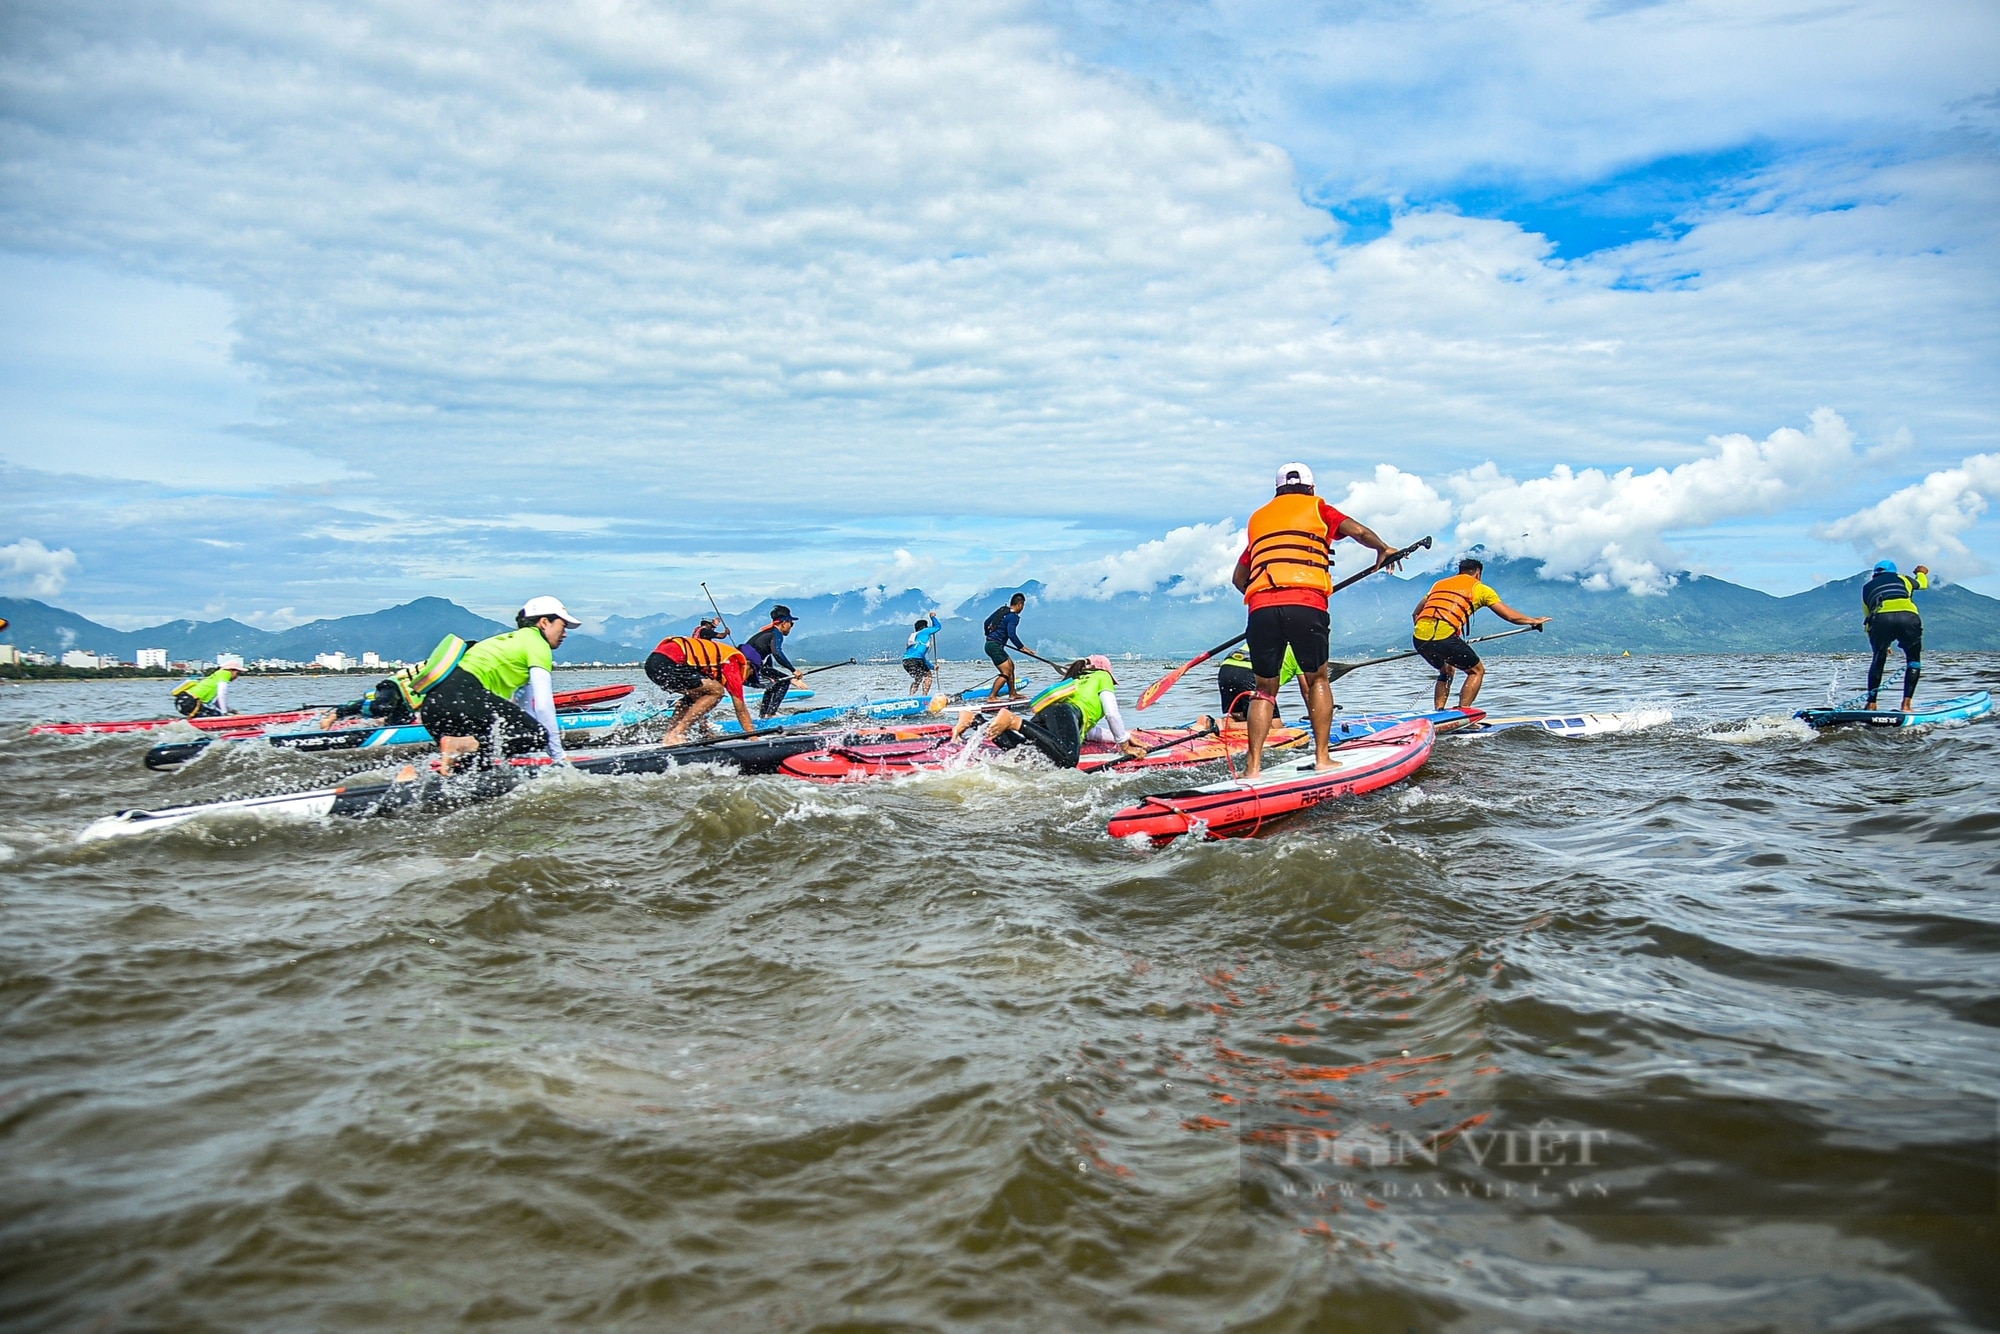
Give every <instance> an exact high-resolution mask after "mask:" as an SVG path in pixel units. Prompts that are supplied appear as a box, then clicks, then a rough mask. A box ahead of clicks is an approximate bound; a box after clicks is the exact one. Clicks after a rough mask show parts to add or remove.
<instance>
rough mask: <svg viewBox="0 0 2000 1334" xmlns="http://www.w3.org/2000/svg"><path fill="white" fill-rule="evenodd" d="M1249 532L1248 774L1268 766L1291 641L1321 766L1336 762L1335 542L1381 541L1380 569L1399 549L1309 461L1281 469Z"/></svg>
mask: <svg viewBox="0 0 2000 1334" xmlns="http://www.w3.org/2000/svg"><path fill="white" fill-rule="evenodd" d="M1247 536H1248V543H1247V545H1246V546H1245V547H1244V548H1243V554H1242V555H1241V556H1239V557H1237V560H1236V576H1235V580H1234V582H1235V584H1236V587H1237V590H1238V591H1239V592H1241V593H1242V594H1243V601H1244V604H1245V605H1246V606H1247V607H1248V608H1249V609H1250V630H1249V635H1248V639H1249V648H1250V670H1251V672H1252V674H1253V675H1255V677H1256V679H1257V693H1256V694H1255V695H1254V696H1253V697H1252V698H1251V700H1250V749H1249V754H1248V755H1247V756H1246V762H1245V764H1244V766H1243V771H1244V777H1246V778H1255V777H1256V776H1257V775H1258V774H1259V773H1261V772H1262V771H1263V767H1264V738H1265V737H1267V736H1269V735H1270V733H1271V719H1272V716H1273V715H1274V714H1275V713H1276V712H1277V708H1278V677H1279V673H1280V672H1281V671H1282V670H1283V667H1284V661H1285V649H1286V648H1287V647H1289V648H1290V649H1291V650H1292V653H1293V655H1294V656H1295V657H1296V658H1297V659H1298V664H1299V680H1300V683H1301V685H1300V688H1301V690H1303V691H1304V693H1305V697H1306V713H1307V714H1308V716H1310V717H1311V719H1312V729H1313V758H1314V761H1315V764H1316V767H1317V768H1320V769H1331V768H1332V767H1333V756H1331V755H1329V754H1328V753H1327V735H1328V733H1329V732H1330V731H1331V729H1332V727H1333V686H1332V685H1331V684H1330V683H1329V682H1328V681H1327V679H1326V659H1327V634H1328V630H1329V622H1328V619H1327V610H1326V603H1327V598H1328V597H1330V596H1331V595H1332V593H1333V544H1334V543H1335V542H1337V541H1339V540H1340V539H1341V538H1343V537H1346V538H1352V539H1353V540H1354V541H1356V542H1359V543H1361V545H1363V546H1365V547H1373V548H1374V550H1375V568H1377V569H1380V568H1381V567H1382V566H1384V565H1387V564H1389V563H1390V561H1389V557H1390V556H1392V555H1394V554H1395V549H1394V548H1393V547H1391V546H1390V545H1389V544H1388V543H1387V542H1384V541H1383V540H1382V539H1381V538H1379V537H1377V536H1375V534H1374V533H1373V532H1371V531H1369V529H1368V528H1367V527H1366V526H1365V525H1363V524H1360V523H1357V522H1356V521H1355V520H1353V519H1350V518H1348V517H1347V516H1346V515H1345V514H1342V513H1341V512H1340V511H1339V510H1337V509H1335V508H1334V507H1333V506H1331V505H1329V504H1327V503H1326V502H1325V501H1324V500H1321V499H1319V497H1317V496H1316V495H1314V494H1313V475H1312V469H1310V468H1308V467H1306V465H1305V464H1303V463H1287V464H1286V465H1285V466H1284V467H1282V468H1280V469H1278V491H1277V495H1276V496H1275V497H1273V498H1272V500H1271V502H1270V503H1269V504H1267V505H1265V506H1264V507H1263V508H1261V509H1259V510H1258V511H1257V512H1256V513H1255V514H1252V515H1251V516H1250V526H1249V531H1248V534H1247Z"/></svg>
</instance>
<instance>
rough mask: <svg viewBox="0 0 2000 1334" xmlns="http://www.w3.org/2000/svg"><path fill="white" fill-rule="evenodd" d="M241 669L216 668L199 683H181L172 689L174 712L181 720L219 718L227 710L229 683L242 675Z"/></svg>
mask: <svg viewBox="0 0 2000 1334" xmlns="http://www.w3.org/2000/svg"><path fill="white" fill-rule="evenodd" d="M242 671H243V669H242V668H241V667H218V668H216V669H215V670H214V671H212V672H210V673H209V674H208V675H207V676H204V677H202V678H201V680H199V681H183V682H181V683H180V684H179V685H177V686H175V687H174V711H175V712H177V713H179V714H180V716H181V717H183V718H219V717H221V716H222V715H223V714H225V713H228V712H229V711H230V710H229V683H230V682H231V681H234V680H235V679H236V678H237V677H238V676H239V675H241V674H242Z"/></svg>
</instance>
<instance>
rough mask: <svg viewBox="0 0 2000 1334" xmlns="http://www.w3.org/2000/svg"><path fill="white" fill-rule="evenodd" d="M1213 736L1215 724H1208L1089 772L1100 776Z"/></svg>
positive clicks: (1120, 757) (1121, 756)
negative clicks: (1150, 756)
mask: <svg viewBox="0 0 2000 1334" xmlns="http://www.w3.org/2000/svg"><path fill="white" fill-rule="evenodd" d="M1214 735H1215V724H1214V723H1210V724H1209V725H1208V726H1207V727H1201V728H1197V729H1195V730H1194V731H1192V732H1190V733H1188V734H1187V735H1186V736H1177V737H1175V738H1174V739H1173V740H1171V741H1162V742H1159V743H1158V744H1156V745H1151V746H1148V747H1146V749H1145V751H1144V752H1143V753H1142V754H1139V755H1120V756H1119V757H1118V758H1117V759H1115V760H1112V761H1111V762H1110V763H1108V764H1100V765H1098V766H1097V767H1096V768H1095V769H1092V770H1091V771H1090V772H1091V773H1094V774H1101V773H1103V772H1104V771H1105V770H1106V769H1116V768H1117V767H1118V766H1119V765H1121V764H1125V763H1128V762H1129V761H1132V760H1137V759H1143V758H1145V756H1147V755H1151V754H1152V753H1153V752H1154V751H1156V750H1172V749H1173V748H1174V747H1175V746H1185V745H1186V744H1187V743H1188V742H1190V741H1193V740H1196V739H1197V738H1199V737H1205V736H1214Z"/></svg>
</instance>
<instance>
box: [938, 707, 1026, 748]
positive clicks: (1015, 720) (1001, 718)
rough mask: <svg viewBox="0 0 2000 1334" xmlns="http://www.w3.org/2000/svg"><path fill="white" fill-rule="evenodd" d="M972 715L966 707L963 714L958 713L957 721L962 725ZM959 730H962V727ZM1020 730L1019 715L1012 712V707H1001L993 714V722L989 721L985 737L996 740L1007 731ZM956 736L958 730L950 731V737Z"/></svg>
mask: <svg viewBox="0 0 2000 1334" xmlns="http://www.w3.org/2000/svg"><path fill="white" fill-rule="evenodd" d="M972 716H973V715H972V710H971V709H967V710H966V711H965V712H964V713H963V714H961V715H960V718H959V721H960V723H961V724H962V725H963V724H966V722H967V720H968V719H970V718H971V717H972ZM961 730H963V729H962V727H961ZM1020 730H1021V715H1020V714H1018V713H1016V712H1014V711H1013V710H1012V709H1002V710H1000V712H999V713H997V714H995V715H994V716H993V722H992V723H991V725H989V726H988V727H987V729H986V739H987V740H988V741H998V740H999V739H1000V738H1001V737H1003V736H1005V735H1007V733H1009V732H1018V731H1020ZM957 736H958V732H956V731H954V732H953V733H952V737H953V738H954V739H956V738H957Z"/></svg>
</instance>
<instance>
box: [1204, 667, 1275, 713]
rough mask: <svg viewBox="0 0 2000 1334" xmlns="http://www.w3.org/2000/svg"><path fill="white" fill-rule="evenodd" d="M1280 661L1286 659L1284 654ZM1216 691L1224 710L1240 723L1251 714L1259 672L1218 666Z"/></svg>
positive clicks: (1244, 668)
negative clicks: (1251, 698)
mask: <svg viewBox="0 0 2000 1334" xmlns="http://www.w3.org/2000/svg"><path fill="white" fill-rule="evenodd" d="M1279 661H1280V662H1283V661H1284V659H1283V657H1282V655H1281V656H1280V658H1279ZM1215 693H1216V694H1218V695H1220V696H1221V697H1222V711H1223V712H1224V713H1225V714H1227V715H1228V716H1229V717H1231V718H1234V719H1235V720H1236V721H1237V722H1239V723H1240V722H1242V721H1243V720H1244V719H1246V718H1248V717H1249V716H1250V697H1251V696H1252V695H1255V694H1256V693H1257V673H1255V672H1253V671H1251V670H1250V669H1249V668H1248V667H1230V666H1223V667H1221V668H1218V669H1217V670H1216V673H1215Z"/></svg>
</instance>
